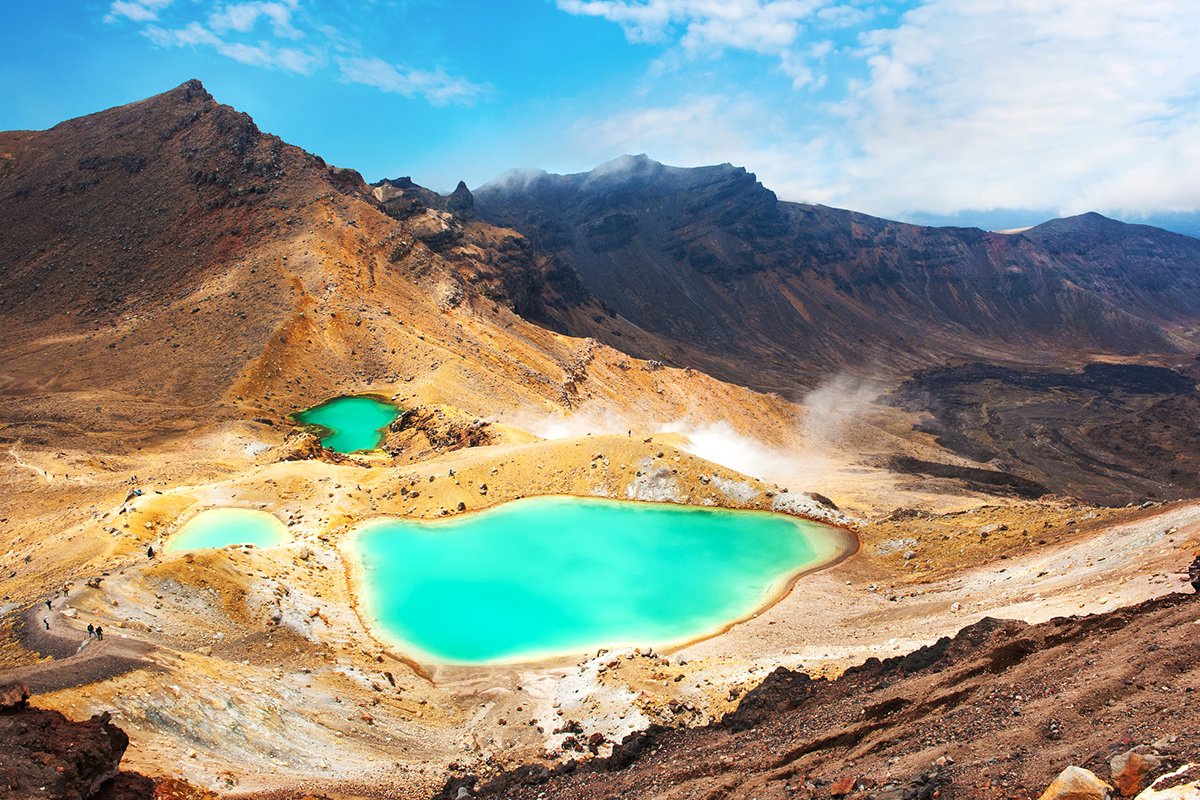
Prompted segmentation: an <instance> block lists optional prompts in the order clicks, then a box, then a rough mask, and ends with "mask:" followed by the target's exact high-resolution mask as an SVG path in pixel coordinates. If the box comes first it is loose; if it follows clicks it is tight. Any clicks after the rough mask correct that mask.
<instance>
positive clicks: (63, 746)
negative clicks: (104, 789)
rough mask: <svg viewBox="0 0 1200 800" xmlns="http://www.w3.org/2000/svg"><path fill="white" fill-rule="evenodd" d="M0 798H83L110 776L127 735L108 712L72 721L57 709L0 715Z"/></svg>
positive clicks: (96, 791) (91, 793) (25, 709)
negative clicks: (113, 722)
mask: <svg viewBox="0 0 1200 800" xmlns="http://www.w3.org/2000/svg"><path fill="white" fill-rule="evenodd" d="M0 742H3V743H4V746H3V747H2V748H0V800H18V798H20V800H28V798H32V797H43V798H47V799H48V800H88V798H92V797H94V796H96V794H97V793H98V792H99V791H100V788H101V786H102V785H103V784H104V783H105V782H107V781H109V780H111V779H112V778H114V777H115V776H116V775H117V773H118V771H119V765H120V762H121V757H122V756H123V755H124V754H125V749H126V748H127V747H128V746H129V737H128V736H126V735H125V732H124V731H122V730H121V729H120V728H118V727H117V726H115V725H113V724H111V722H110V721H109V717H108V714H102V715H100V716H95V717H92V718H91V719H90V720H87V721H86V722H72V721H71V720H69V719H67V718H66V717H64V716H63V715H62V714H60V713H59V712H57V711H45V710H42V709H38V708H22V709H14V710H12V711H9V712H6V713H4V714H0Z"/></svg>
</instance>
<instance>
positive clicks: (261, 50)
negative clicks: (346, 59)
mask: <svg viewBox="0 0 1200 800" xmlns="http://www.w3.org/2000/svg"><path fill="white" fill-rule="evenodd" d="M142 33H143V34H144V35H145V36H146V38H148V39H149V40H150V41H152V42H154V43H155V44H157V45H158V46H160V47H197V46H204V47H211V48H213V49H214V50H216V51H217V52H218V53H220V54H221V55H223V56H225V57H226V58H232V59H233V60H234V61H238V62H240V63H242V64H249V65H251V66H255V67H268V68H275V69H282V70H285V71H287V72H294V73H297V74H300V75H308V74H310V73H312V71H313V70H314V69H315V68H316V67H317V66H318V65H319V64H320V63H321V60H322V59H321V56H320V55H319V54H317V53H311V52H305V51H302V50H298V49H296V48H293V47H278V46H276V45H274V44H272V43H270V42H255V43H247V42H235V41H228V40H226V39H224V38H222V37H220V36H218V35H217V34H215V33H213V32H212V31H211V30H209V29H208V28H205V27H204V26H203V25H201V24H200V23H199V22H191V23H188V25H186V26H185V27H183V28H161V27H159V26H157V25H151V26H149V27H147V28H146V29H145V30H143V31H142Z"/></svg>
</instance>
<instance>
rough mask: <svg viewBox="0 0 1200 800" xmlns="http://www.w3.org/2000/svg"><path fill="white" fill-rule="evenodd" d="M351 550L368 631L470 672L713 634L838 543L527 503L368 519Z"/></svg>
mask: <svg viewBox="0 0 1200 800" xmlns="http://www.w3.org/2000/svg"><path fill="white" fill-rule="evenodd" d="M355 544H356V550H357V555H358V559H359V567H360V572H359V575H360V579H361V582H362V585H361V587H360V592H361V596H362V600H363V603H364V606H365V610H366V611H367V614H368V616H369V617H370V618H371V619H372V620H373V626H374V627H375V628H376V629H377V632H378V633H380V634H382V635H383V637H384V638H387V639H390V640H391V641H393V642H394V643H395V644H396V645H397V646H398V647H399V648H400V649H401V650H404V651H406V652H409V653H410V654H411V655H413V656H415V657H417V658H419V659H425V660H431V661H438V662H449V663H473V664H480V663H489V662H503V661H514V660H531V659H538V658H545V657H550V656H555V655H567V654H577V653H581V652H583V651H586V650H594V649H596V648H598V647H613V646H620V645H638V646H646V645H651V646H656V647H661V646H665V645H670V644H673V643H674V644H678V643H682V642H684V641H687V640H690V639H694V638H699V637H702V636H705V635H708V634H711V633H715V632H717V631H719V630H720V629H721V628H723V627H724V626H726V625H728V624H729V623H732V622H735V621H737V620H739V619H741V618H743V617H746V616H749V615H750V614H752V613H754V612H755V611H756V610H758V609H759V608H761V607H762V606H763V605H765V604H766V603H768V602H769V601H770V600H772V598H773V597H774V596H776V595H777V594H778V593H779V592H781V591H782V590H784V589H785V588H786V586H787V584H788V581H789V579H790V578H791V577H792V576H793V575H795V574H796V573H797V572H798V571H800V570H803V569H805V568H808V567H813V566H817V565H820V564H824V563H828V562H829V561H831V560H833V559H834V558H836V557H837V556H839V555H841V554H842V553H843V552H845V549H846V547H847V539H846V537H845V535H844V534H843V533H842V532H841V531H838V530H836V529H832V528H829V527H827V526H824V525H819V524H817V523H810V522H806V521H803V520H798V519H795V518H793V517H789V516H785V515H783V514H770V513H765V512H749V511H724V510H717V509H703V508H694V507H688V506H672V505H667V504H651V503H632V502H618V501H609V500H592V499H579V498H570V497H538V498H530V499H526V500H518V501H516V502H512V503H506V504H504V505H502V506H499V507H497V508H495V509H491V510H488V511H483V512H479V513H475V514H469V515H467V516H464V517H461V518H456V519H451V520H442V521H436V522H417V521H411V520H404V519H394V518H384V519H375V520H371V521H368V522H365V523H362V524H361V525H360V526H359V527H358V529H357V532H356V537H355Z"/></svg>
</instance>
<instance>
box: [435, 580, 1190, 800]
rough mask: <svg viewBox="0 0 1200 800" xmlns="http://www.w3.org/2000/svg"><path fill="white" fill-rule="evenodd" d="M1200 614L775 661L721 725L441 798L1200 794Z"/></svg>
mask: <svg viewBox="0 0 1200 800" xmlns="http://www.w3.org/2000/svg"><path fill="white" fill-rule="evenodd" d="M1193 577H1194V578H1195V579H1196V580H1197V582H1198V583H1200V559H1197V564H1196V565H1194V566H1193ZM1197 626H1200V601H1198V599H1197V596H1196V595H1195V594H1179V593H1177V594H1171V595H1167V596H1164V597H1162V598H1159V599H1156V600H1151V601H1148V602H1145V603H1142V604H1140V605H1137V606H1132V607H1128V608H1123V609H1119V610H1117V611H1113V612H1109V613H1106V614H1097V615H1093V616H1087V617H1071V618H1059V619H1054V620H1051V621H1050V622H1046V623H1042V624H1040V625H1026V624H1023V623H1020V622H1014V621H1006V620H995V619H984V620H982V621H980V622H979V623H976V624H974V625H971V626H970V627H967V628H965V629H963V630H962V631H961V632H960V633H959V634H958V635H957V636H955V637H954V638H952V639H950V638H944V639H942V640H940V641H939V642H937V643H936V644H934V645H932V646H930V647H925V648H921V649H920V650H917V651H916V652H914V653H911V654H909V655H906V656H901V657H897V658H891V659H887V660H886V661H879V660H877V659H870V660H868V661H867V662H866V663H864V664H863V665H862V666H859V667H856V668H852V669H850V670H848V671H847V672H846V673H845V674H844V675H843V676H841V677H840V678H838V679H836V680H823V679H812V678H810V677H809V676H807V675H805V674H803V673H800V672H792V671H789V670H785V669H779V670H776V671H775V672H774V673H773V674H772V675H771V676H770V677H768V678H767V679H766V680H765V681H764V682H763V683H762V684H761V685H760V686H759V687H757V688H756V689H754V690H753V691H751V692H750V693H749V694H747V695H746V697H745V698H744V699H743V700H742V702H741V703H740V704H739V706H738V707H737V709H736V710H735V711H734V712H733V713H731V714H729V715H727V716H726V717H725V718H724V719H723V720H722V721H721V722H720V723H718V724H715V725H711V726H708V727H704V728H693V729H683V730H667V729H663V728H652V729H650V730H648V731H646V732H645V733H642V734H636V735H633V736H630V737H628V738H627V739H626V740H625V742H624V743H623V744H622V745H621V746H620V747H619V748H617V749H616V750H615V751H614V753H613V755H612V756H611V757H610V758H606V759H598V760H594V761H592V762H590V763H582V762H571V763H566V764H563V765H560V766H558V767H554V768H547V767H545V766H537V765H530V766H526V767H523V768H520V769H517V770H515V771H512V772H509V773H507V774H505V775H503V776H501V777H499V778H496V779H493V780H491V781H489V782H487V783H485V784H483V785H479V782H478V781H477V780H476V779H475V778H474V777H473V776H470V775H467V776H461V777H456V778H454V779H452V780H450V781H449V782H448V783H447V784H446V786H445V788H444V789H443V791H442V793H441V794H440V795H439V796H438V797H439V798H440V799H442V800H464V799H465V798H476V797H477V798H511V800H520V798H539V799H540V800H550V799H552V798H572V800H591V799H592V798H595V800H607V798H614V797H637V798H718V797H737V798H759V800H773V799H775V798H859V799H861V800H866V799H867V798H875V800H885V798H886V799H887V800H901V799H903V800H927V799H928V798H1036V797H1039V796H1040V797H1041V798H1043V800H1051V798H1054V799H1055V800H1067V798H1071V800H1104V798H1110V797H1113V798H1115V797H1135V796H1136V797H1139V798H1145V800H1150V799H1151V798H1155V799H1156V800H1162V799H1164V798H1195V797H1200V766H1197V765H1198V764H1200V724H1198V723H1200V720H1198V719H1197V715H1196V709H1197V699H1196V698H1197V695H1196V691H1197V688H1198V687H1200V635H1198V630H1200V628H1198V627H1197ZM567 724H570V723H569V722H568V723H567ZM1152 783H1155V786H1154V787H1153V788H1149V787H1151V784H1152Z"/></svg>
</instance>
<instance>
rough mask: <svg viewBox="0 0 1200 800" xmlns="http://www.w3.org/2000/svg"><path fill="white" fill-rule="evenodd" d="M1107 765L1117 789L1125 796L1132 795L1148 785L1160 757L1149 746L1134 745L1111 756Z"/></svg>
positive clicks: (1159, 763)
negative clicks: (1132, 747)
mask: <svg viewBox="0 0 1200 800" xmlns="http://www.w3.org/2000/svg"><path fill="white" fill-rule="evenodd" d="M1108 766H1109V769H1111V770H1112V782H1113V786H1115V787H1117V791H1119V792H1120V793H1121V794H1122V795H1124V796H1125V797H1133V796H1134V795H1135V794H1137V793H1138V792H1140V791H1141V790H1142V789H1145V788H1146V787H1147V786H1149V785H1150V779H1151V778H1152V777H1153V776H1154V775H1156V774H1158V769H1159V767H1161V766H1162V759H1161V758H1159V757H1158V756H1157V755H1156V754H1154V753H1153V752H1152V751H1150V749H1149V748H1145V747H1135V748H1134V749H1132V750H1126V751H1125V752H1124V753H1121V754H1119V755H1115V756H1113V757H1112V759H1111V760H1110V761H1109V762H1108Z"/></svg>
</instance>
